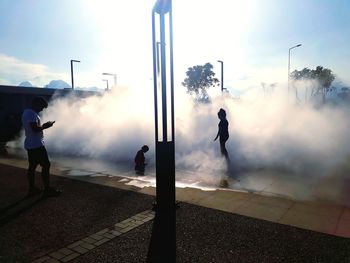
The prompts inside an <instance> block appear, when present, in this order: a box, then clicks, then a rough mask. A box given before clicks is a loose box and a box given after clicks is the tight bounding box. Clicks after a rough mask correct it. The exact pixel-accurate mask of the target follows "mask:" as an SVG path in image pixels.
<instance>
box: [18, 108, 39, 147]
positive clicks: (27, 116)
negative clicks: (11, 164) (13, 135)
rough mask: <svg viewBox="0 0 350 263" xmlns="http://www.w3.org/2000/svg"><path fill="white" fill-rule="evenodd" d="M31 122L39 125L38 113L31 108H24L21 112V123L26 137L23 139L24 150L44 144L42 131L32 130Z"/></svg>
mask: <svg viewBox="0 0 350 263" xmlns="http://www.w3.org/2000/svg"><path fill="white" fill-rule="evenodd" d="M31 122H36V123H37V124H38V125H40V117H39V115H38V113H36V112H35V111H33V110H32V109H26V110H24V112H23V114H22V125H23V128H24V132H25V135H26V138H25V140H24V148H25V149H26V150H28V149H35V148H39V147H41V146H44V133H43V131H39V132H34V131H33V130H32V128H31V127H30V123H31Z"/></svg>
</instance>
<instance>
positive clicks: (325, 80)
mask: <svg viewBox="0 0 350 263" xmlns="http://www.w3.org/2000/svg"><path fill="white" fill-rule="evenodd" d="M290 77H291V79H294V80H316V81H317V83H318V85H317V87H316V88H315V90H314V91H313V93H314V94H315V93H322V94H325V93H327V92H328V90H329V88H330V86H331V84H332V82H333V80H334V79H335V75H334V74H333V73H332V70H330V69H328V68H324V67H322V66H317V67H316V69H312V70H310V69H308V68H304V69H303V70H301V71H298V70H294V71H293V72H292V73H291V74H290Z"/></svg>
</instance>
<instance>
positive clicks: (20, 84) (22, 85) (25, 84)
mask: <svg viewBox="0 0 350 263" xmlns="http://www.w3.org/2000/svg"><path fill="white" fill-rule="evenodd" d="M18 87H33V85H32V83H30V82H29V81H23V82H21V83H19V84H18Z"/></svg>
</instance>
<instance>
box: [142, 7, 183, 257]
mask: <svg viewBox="0 0 350 263" xmlns="http://www.w3.org/2000/svg"><path fill="white" fill-rule="evenodd" d="M152 43H153V45H152V46H153V84H154V114H155V117H154V119H155V148H156V205H155V207H154V209H155V211H156V215H155V220H154V222H153V232H152V237H151V242H150V246H149V251H148V257H147V261H148V262H176V227H175V224H176V211H175V210H176V204H175V121H174V73H173V29H172V0H157V2H156V4H155V5H154V7H153V11H152ZM167 55H169V57H167ZM158 93H160V94H159V96H158ZM169 95H170V100H168V99H167V97H168V96H169ZM160 111H161V112H160ZM168 117H170V121H168Z"/></svg>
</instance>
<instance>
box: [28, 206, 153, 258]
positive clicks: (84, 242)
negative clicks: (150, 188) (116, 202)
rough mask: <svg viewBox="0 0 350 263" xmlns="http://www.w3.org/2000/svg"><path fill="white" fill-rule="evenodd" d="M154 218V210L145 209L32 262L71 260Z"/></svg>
mask: <svg viewBox="0 0 350 263" xmlns="http://www.w3.org/2000/svg"><path fill="white" fill-rule="evenodd" d="M153 219H154V211H152V210H146V211H143V212H141V213H138V214H136V215H134V216H132V217H130V218H128V219H125V220H123V221H121V222H118V223H116V224H115V225H114V226H112V227H109V228H104V229H102V230H100V231H98V232H96V233H94V234H92V235H90V236H87V237H84V238H82V239H80V240H78V241H76V242H74V243H72V244H69V245H67V246H66V247H64V248H61V249H59V250H57V251H54V252H51V253H49V254H47V255H44V256H42V257H40V258H38V259H35V260H34V261H32V263H49V262H69V261H71V260H73V259H76V258H77V257H79V256H81V255H84V254H85V253H88V252H89V251H90V250H92V249H94V248H96V247H98V246H101V245H102V244H104V243H106V242H108V241H110V240H112V239H114V238H116V237H118V236H120V235H123V234H124V233H127V232H129V231H130V230H132V229H134V228H136V227H138V226H140V225H143V224H144V223H146V222H148V221H150V220H153Z"/></svg>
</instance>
